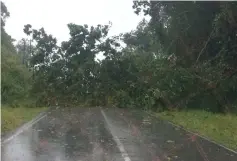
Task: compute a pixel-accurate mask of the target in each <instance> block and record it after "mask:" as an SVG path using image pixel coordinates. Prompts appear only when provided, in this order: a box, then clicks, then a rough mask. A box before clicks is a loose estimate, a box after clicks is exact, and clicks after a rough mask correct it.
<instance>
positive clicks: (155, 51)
mask: <svg viewBox="0 0 237 161" xmlns="http://www.w3.org/2000/svg"><path fill="white" fill-rule="evenodd" d="M133 8H134V10H135V13H137V14H139V13H142V12H143V13H144V14H145V15H147V16H150V18H151V19H150V20H149V21H147V20H145V19H144V20H142V21H141V22H140V23H139V24H138V26H137V29H136V30H134V31H131V32H128V33H122V34H120V35H119V36H114V37H108V36H107V35H108V32H109V29H110V26H111V23H109V24H108V25H97V26H88V25H77V24H73V23H71V24H68V29H69V34H70V38H69V40H68V41H64V42H62V43H61V45H57V40H56V38H55V37H53V36H52V35H50V34H47V33H46V32H45V30H44V28H41V29H39V30H36V29H33V28H32V26H31V25H30V24H28V25H25V28H24V30H23V31H24V32H25V33H26V34H27V35H28V36H29V38H28V39H29V40H30V42H31V41H32V44H36V45H35V46H31V44H29V43H27V42H28V41H27V40H28V39H27V40H22V41H20V42H19V43H18V45H17V51H18V54H19V55H20V56H21V59H22V60H23V62H24V64H28V65H27V66H28V68H29V69H30V70H31V71H32V73H33V82H32V87H30V86H27V85H25V84H24V83H23V84H21V85H18V84H19V83H18V82H14V81H9V80H14V79H13V78H7V77H5V78H4V79H5V80H3V82H4V83H5V89H6V88H8V86H10V85H12V84H14V90H13V91H17V92H15V93H19V92H21V93H24V92H23V91H27V90H26V88H27V89H28V88H30V95H31V96H32V97H34V98H35V99H36V100H37V102H36V105H55V104H60V105H61V106H63V105H65V106H68V105H69V104H70V105H72V104H87V105H91V106H96V105H103V106H104V105H110V106H112V105H116V106H118V107H120V108H130V107H134V108H142V109H153V110H160V111H162V110H165V109H183V108H187V109H190V108H192V109H205V110H208V111H215V112H230V111H237V108H236V104H237V98H236V97H235V96H236V95H237V75H236V73H237V66H236V61H237V57H236V53H237V46H236V42H237V41H236V34H237V33H236V31H237V28H236V22H237V16H236V15H237V13H236V11H237V6H236V4H235V3H233V2H221V3H220V2H165V1H162V2H161V1H150V2H148V1H134V5H133ZM6 13H7V12H6ZM5 17H6V16H5ZM2 30H4V29H3V28H2ZM3 33H4V32H3ZM3 37H4V40H5V41H4V42H3V43H4V45H3V47H2V48H3V51H4V50H5V51H11V52H14V53H15V48H14V47H13V46H12V45H9V44H11V41H12V40H11V38H10V37H9V36H8V35H7V34H3ZM121 41H122V42H123V43H125V44H126V47H124V48H122V47H121V45H120V42H121ZM4 48H5V49H4ZM101 53H102V54H103V55H104V56H105V59H103V60H101V61H97V60H96V56H97V55H98V54H101ZM6 62H8V61H6ZM25 62H30V63H25ZM11 64H14V63H12V62H11ZM3 67H4V69H5V68H6V69H7V68H8V67H9V65H5V66H3ZM17 69H18V68H17ZM19 69H22V68H19ZM19 69H18V70H19ZM9 70H10V69H9ZM24 72H25V70H23V69H22V70H21V71H11V72H10V71H9V72H7V73H8V75H10V74H9V73H14V74H13V75H14V76H15V75H17V76H19V77H22V78H17V79H16V80H17V81H18V80H21V81H20V82H27V78H28V76H27V74H23V73H24ZM16 73H18V74H16ZM19 73H21V74H19ZM23 78H24V79H23ZM7 83H9V84H8V86H7ZM5 93H6V92H5ZM12 93H14V92H12ZM26 93H27V92H26ZM8 95H12V94H11V92H8V93H6V94H5V97H4V99H7V98H8V97H7V96H8ZM15 99H16V98H14V99H13V100H15Z"/></svg>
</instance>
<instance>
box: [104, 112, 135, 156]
mask: <svg viewBox="0 0 237 161" xmlns="http://www.w3.org/2000/svg"><path fill="white" fill-rule="evenodd" d="M101 113H102V115H103V116H104V119H105V122H106V123H107V125H108V127H109V130H110V132H111V134H112V136H113V139H114V141H115V142H116V144H117V146H118V148H119V150H120V152H121V155H122V157H123V159H124V161H131V159H130V158H129V156H128V153H127V152H126V150H125V149H124V146H123V144H122V143H121V142H120V140H119V138H118V137H117V136H116V135H115V133H114V131H113V130H112V125H111V124H110V122H109V120H108V118H107V116H106V115H105V113H104V111H103V110H102V109H101Z"/></svg>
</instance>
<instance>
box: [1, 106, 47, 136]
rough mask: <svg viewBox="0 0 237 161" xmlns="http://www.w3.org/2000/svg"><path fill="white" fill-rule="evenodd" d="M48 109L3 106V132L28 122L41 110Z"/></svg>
mask: <svg viewBox="0 0 237 161" xmlns="http://www.w3.org/2000/svg"><path fill="white" fill-rule="evenodd" d="M44 110H46V108H39V107H37V108H26V107H18V108H11V107H2V108H1V112H2V120H1V122H2V131H1V134H4V133H6V132H9V131H11V130H13V129H16V128H17V127H19V126H20V125H22V124H23V123H26V122H28V121H30V120H31V119H33V118H34V117H35V116H37V115H38V114H39V113H40V112H42V111H44Z"/></svg>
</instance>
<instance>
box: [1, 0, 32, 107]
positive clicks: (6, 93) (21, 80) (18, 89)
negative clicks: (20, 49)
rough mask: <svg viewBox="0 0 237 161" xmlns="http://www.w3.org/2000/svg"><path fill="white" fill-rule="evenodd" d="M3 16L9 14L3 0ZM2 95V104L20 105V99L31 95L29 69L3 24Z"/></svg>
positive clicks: (4, 17)
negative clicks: (21, 59) (22, 61)
mask: <svg viewBox="0 0 237 161" xmlns="http://www.w3.org/2000/svg"><path fill="white" fill-rule="evenodd" d="M1 4H2V5H1V7H2V10H1V18H2V20H4V22H5V19H6V18H7V17H8V16H9V12H8V11H7V8H6V6H5V5H4V4H3V3H2V2H1ZM1 40H2V41H1V95H2V104H10V105H11V106H13V107H18V105H19V101H21V100H22V99H26V98H27V97H29V89H30V88H31V83H30V76H31V73H30V72H29V70H28V69H27V68H26V67H25V66H24V65H23V64H22V63H21V61H20V57H19V56H18V55H17V53H16V49H15V47H14V45H13V40H12V38H11V36H9V35H8V34H7V33H6V32H5V29H4V25H2V26H1Z"/></svg>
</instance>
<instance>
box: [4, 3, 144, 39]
mask: <svg viewBox="0 0 237 161" xmlns="http://www.w3.org/2000/svg"><path fill="white" fill-rule="evenodd" d="M3 2H4V3H5V4H6V6H7V8H8V11H9V12H10V18H8V19H7V21H6V27H5V28H6V31H7V33H8V34H10V35H11V36H12V38H14V39H16V40H20V39H21V38H23V37H25V34H24V33H23V27H24V25H25V24H31V25H32V26H33V28H36V29H39V28H41V27H44V28H45V30H46V32H47V33H49V34H52V35H53V36H55V37H56V38H57V39H58V41H59V42H61V41H64V40H68V38H69V31H68V28H67V24H68V23H75V24H80V25H83V24H88V25H97V24H108V22H109V21H111V22H112V28H111V30H110V32H109V35H118V34H119V33H122V32H127V31H130V30H132V29H135V28H136V26H137V24H138V22H139V21H140V20H141V19H142V17H141V16H137V15H136V14H135V13H134V12H133V9H132V4H133V2H132V0H66V1H64V0H3Z"/></svg>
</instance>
